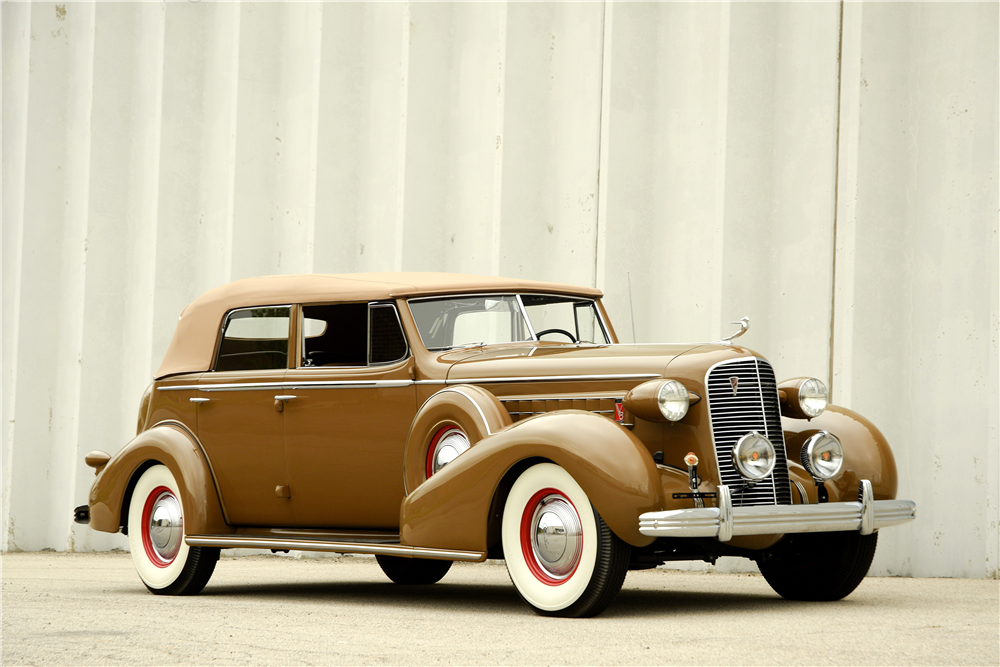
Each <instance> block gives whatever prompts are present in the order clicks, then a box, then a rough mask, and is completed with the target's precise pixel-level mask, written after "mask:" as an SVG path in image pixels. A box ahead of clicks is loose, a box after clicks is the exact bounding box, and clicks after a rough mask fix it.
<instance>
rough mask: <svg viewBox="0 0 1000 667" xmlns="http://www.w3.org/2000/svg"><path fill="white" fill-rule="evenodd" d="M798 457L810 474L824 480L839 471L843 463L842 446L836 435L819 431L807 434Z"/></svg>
mask: <svg viewBox="0 0 1000 667" xmlns="http://www.w3.org/2000/svg"><path fill="white" fill-rule="evenodd" d="M799 458H800V459H801V460H802V466H803V467H804V468H805V469H806V470H808V471H809V474H810V475H812V476H813V477H814V478H816V479H818V480H822V481H826V480H828V479H831V478H832V477H834V476H835V475H836V474H837V473H838V472H840V467H841V466H842V465H843V463H844V448H843V447H842V446H841V444H840V440H838V439H837V436H835V435H833V434H832V433H827V432H826V431H820V432H819V433H816V434H814V435H811V436H809V438H808V439H807V440H806V441H805V442H804V443H803V444H802V454H801V455H800V456H799Z"/></svg>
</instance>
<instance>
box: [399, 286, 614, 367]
mask: <svg viewBox="0 0 1000 667" xmlns="http://www.w3.org/2000/svg"><path fill="white" fill-rule="evenodd" d="M522 295H524V296H545V297H557V298H565V299H567V300H572V299H575V300H578V301H589V302H590V304H591V308H593V309H594V314H595V315H596V316H597V321H598V323H600V325H601V333H602V334H604V340H605V341H607V342H605V343H588V344H592V345H614V344H615V343H614V342H613V341H612V340H611V335H610V334H609V333H608V326H607V323H606V322H605V321H604V316H603V315H602V313H601V309H600V308H598V307H597V299H595V298H592V297H588V296H573V295H570V294H554V293H552V292H472V293H467V294H461V293H459V294H442V295H437V296H418V297H413V298H410V299H405V301H406V307H407V308H409V307H410V302H411V301H416V302H419V301H446V300H448V299H474V298H477V297H501V296H508V297H510V296H512V297H514V299H515V300H516V301H517V305H518V309H519V310H520V312H521V317H522V318H523V319H524V322H525V325H526V326H527V327H528V333H530V334H531V340H518V341H509V342H508V343H493V344H494V345H509V344H512V343H531V342H536V343H537V342H540V341H539V339H538V336H537V334H535V329H534V327H533V326H532V324H531V318H530V317H528V312H527V311H526V310H525V308H524V302H523V301H522V300H521V296H522ZM397 314H398V313H397ZM410 316H411V317H412V316H413V315H412V311H411V314H410ZM413 324H414V327H415V328H416V330H417V337H418V338H419V339H420V344H421V345H423V346H424V349H426V350H428V351H434V350H431V349H430V348H429V347H427V344H426V343H424V336H423V334H422V333H421V331H420V325H418V324H417V320H416V318H415V317H414V318H413ZM487 344H489V343H487ZM576 344H577V345H579V344H580V343H579V342H577V343H576ZM456 349H460V348H458V347H449V348H445V349H443V350H440V351H441V352H446V351H448V350H456Z"/></svg>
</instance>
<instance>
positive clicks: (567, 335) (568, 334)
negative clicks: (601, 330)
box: [535, 329, 580, 343]
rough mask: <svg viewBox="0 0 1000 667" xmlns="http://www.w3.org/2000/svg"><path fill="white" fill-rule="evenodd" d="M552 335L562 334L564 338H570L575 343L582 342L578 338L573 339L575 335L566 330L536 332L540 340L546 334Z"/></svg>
mask: <svg viewBox="0 0 1000 667" xmlns="http://www.w3.org/2000/svg"><path fill="white" fill-rule="evenodd" d="M550 333H557V334H562V335H563V336H566V338H569V339H570V340H571V341H573V342H574V343H579V342H580V341H578V340H577V339H576V338H574V337H573V334H571V333H570V332H568V331H566V330H565V329H546V330H545V331H536V332H535V337H536V338H539V339H540V338H541V337H542V336H544V335H546V334H550Z"/></svg>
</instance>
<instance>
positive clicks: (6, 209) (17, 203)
mask: <svg viewBox="0 0 1000 667" xmlns="http://www.w3.org/2000/svg"><path fill="white" fill-rule="evenodd" d="M0 23H2V26H0V27H2V31H3V37H2V39H3V64H2V67H3V92H2V95H3V109H2V113H3V120H2V129H0V131H2V137H0V143H2V151H0V153H2V172H3V173H2V185H0V187H2V188H3V201H2V202H0V207H2V208H0V215H2V216H3V229H2V232H3V236H2V242H3V267H2V274H3V296H2V299H3V320H2V327H3V329H2V343H0V345H2V355H3V356H2V361H0V367H2V372H3V378H2V382H3V397H2V401H3V407H2V409H3V418H2V424H3V450H2V453H0V465H2V472H0V487H2V490H0V494H2V498H0V505H2V506H3V507H4V508H5V510H6V511H3V512H2V516H0V519H2V528H0V531H2V532H0V550H2V551H7V548H8V537H9V535H10V528H11V526H10V518H11V515H10V512H9V509H8V508H10V502H11V484H12V481H13V469H14V468H13V457H14V432H15V421H14V406H15V403H16V402H15V400H14V399H15V397H16V395H17V386H16V382H15V380H16V378H17V350H18V340H19V336H20V315H21V308H20V303H21V268H22V266H21V257H22V255H23V245H22V243H23V239H24V188H25V161H26V160H27V144H26V140H27V127H28V86H29V80H30V77H29V72H28V64H29V54H30V43H31V5H30V4H28V3H19V4H14V3H5V4H4V5H3V6H2V7H0Z"/></svg>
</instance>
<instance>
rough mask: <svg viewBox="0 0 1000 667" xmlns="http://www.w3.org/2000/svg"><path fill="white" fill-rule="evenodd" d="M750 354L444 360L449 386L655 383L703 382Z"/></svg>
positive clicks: (541, 353)
mask: <svg viewBox="0 0 1000 667" xmlns="http://www.w3.org/2000/svg"><path fill="white" fill-rule="evenodd" d="M752 355H754V352H752V351H751V350H748V349H747V348H742V347H737V346H731V345H717V344H710V343H686V344H679V345H668V344H663V345H627V344H620V345H552V344H544V343H543V344H540V345H539V344H524V343H521V344H516V345H510V346H495V345H494V346H488V347H485V348H471V349H469V348H466V349H463V350H454V351H452V352H449V353H446V354H444V355H441V357H439V361H441V362H444V363H450V364H451V367H450V369H449V370H448V382H449V383H454V382H463V381H467V382H473V383H475V382H480V381H484V380H494V381H496V380H500V381H502V380H505V379H510V380H513V379H515V378H522V379H523V378H540V379H541V378H548V379H556V378H566V379H567V380H571V379H580V380H583V379H594V380H601V379H607V380H613V379H621V380H637V381H642V380H643V379H653V378H656V377H662V376H664V375H665V374H667V372H668V371H667V369H668V367H669V368H671V370H672V371H673V370H676V371H680V372H683V373H684V374H685V375H687V374H690V375H697V374H698V371H700V374H701V375H702V376H703V374H704V371H705V370H707V369H708V368H709V367H710V366H711V365H713V364H716V363H718V362H720V361H724V360H726V359H732V358H736V357H744V356H752Z"/></svg>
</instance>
